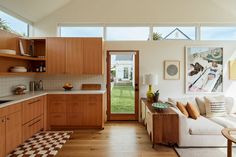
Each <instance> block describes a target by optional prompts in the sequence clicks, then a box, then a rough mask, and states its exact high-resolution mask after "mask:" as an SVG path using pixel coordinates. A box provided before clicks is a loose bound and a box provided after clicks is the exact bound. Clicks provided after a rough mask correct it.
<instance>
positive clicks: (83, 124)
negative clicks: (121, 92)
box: [48, 94, 104, 129]
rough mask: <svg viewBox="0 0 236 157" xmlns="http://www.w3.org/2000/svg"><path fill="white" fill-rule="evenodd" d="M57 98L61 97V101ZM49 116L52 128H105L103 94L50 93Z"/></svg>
mask: <svg viewBox="0 0 236 157" xmlns="http://www.w3.org/2000/svg"><path fill="white" fill-rule="evenodd" d="M57 98H59V99H61V100H60V102H58V99H57ZM62 98H63V100H62ZM55 104H57V105H55ZM56 106H57V109H56ZM48 118H49V122H48V123H49V128H52V129H53V128H55V127H56V128H57V127H60V128H63V129H64V128H67V127H78V128H103V127H104V104H103V94H65V95H62V94H58V95H48Z"/></svg>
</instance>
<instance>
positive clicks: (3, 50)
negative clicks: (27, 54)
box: [0, 49, 16, 55]
mask: <svg viewBox="0 0 236 157" xmlns="http://www.w3.org/2000/svg"><path fill="white" fill-rule="evenodd" d="M0 53H3V54H10V55H16V51H15V50H10V49H0Z"/></svg>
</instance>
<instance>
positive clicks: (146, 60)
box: [105, 41, 236, 99]
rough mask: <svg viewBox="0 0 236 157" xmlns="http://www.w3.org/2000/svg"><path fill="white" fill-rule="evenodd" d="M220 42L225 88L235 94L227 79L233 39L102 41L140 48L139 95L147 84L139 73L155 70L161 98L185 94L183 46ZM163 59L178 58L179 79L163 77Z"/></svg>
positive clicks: (235, 52) (234, 52) (234, 54)
mask: <svg viewBox="0 0 236 157" xmlns="http://www.w3.org/2000/svg"><path fill="white" fill-rule="evenodd" d="M191 45H193V46H197V45H205V46H222V47H223V48H224V76H223V79H224V80H223V81H224V82H223V83H224V92H225V94H227V95H231V96H236V82H233V81H230V80H228V60H229V59H235V58H236V44H235V41H231V42H230V41H228V42H220V41H218V42H214V41H212V42H210V41H209V42H204V41H149V42H105V49H106V50H122V49H123V50H129V49H131V50H140V96H141V97H142V96H145V94H146V91H147V86H145V85H143V84H142V76H143V75H144V74H148V73H156V74H158V76H159V84H158V86H155V87H154V89H155V90H156V89H160V94H161V98H162V99H166V98H167V97H182V96H188V95H186V94H185V81H184V80H185V58H184V52H185V49H184V48H185V46H191ZM164 60H180V80H164V71H163V69H164V63H163V62H164Z"/></svg>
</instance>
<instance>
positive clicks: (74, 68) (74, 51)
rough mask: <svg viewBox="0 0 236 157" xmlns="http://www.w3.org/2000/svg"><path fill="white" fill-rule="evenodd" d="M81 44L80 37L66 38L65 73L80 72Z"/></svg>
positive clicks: (81, 62)
mask: <svg viewBox="0 0 236 157" xmlns="http://www.w3.org/2000/svg"><path fill="white" fill-rule="evenodd" d="M82 72H83V45H82V39H81V38H67V39H66V73H68V74H82Z"/></svg>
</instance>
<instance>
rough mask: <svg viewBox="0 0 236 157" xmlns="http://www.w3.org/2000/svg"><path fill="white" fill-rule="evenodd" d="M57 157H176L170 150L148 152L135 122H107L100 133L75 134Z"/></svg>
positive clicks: (158, 148)
mask: <svg viewBox="0 0 236 157" xmlns="http://www.w3.org/2000/svg"><path fill="white" fill-rule="evenodd" d="M57 156H59V157H62V156H63V157H177V155H176V153H175V151H174V150H173V149H172V148H169V147H166V146H156V148H155V149H153V148H152V144H151V142H150V140H149V137H148V135H147V132H146V130H145V128H144V126H142V125H141V124H139V123H138V122H109V123H106V125H105V129H104V130H79V131H75V132H74V134H73V135H72V138H71V139H70V140H69V141H67V143H66V144H65V145H64V146H63V148H62V149H61V150H60V151H59V153H58V155H57Z"/></svg>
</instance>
